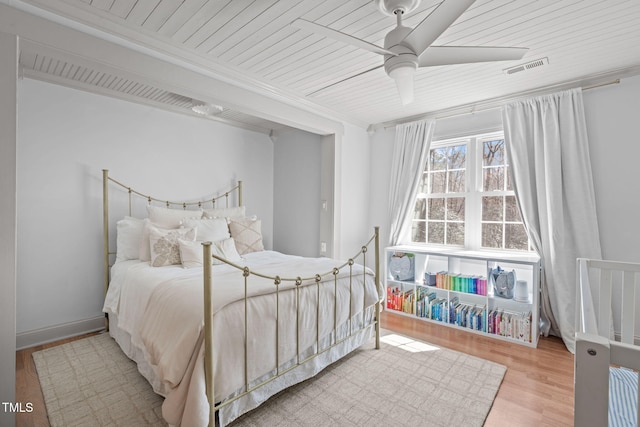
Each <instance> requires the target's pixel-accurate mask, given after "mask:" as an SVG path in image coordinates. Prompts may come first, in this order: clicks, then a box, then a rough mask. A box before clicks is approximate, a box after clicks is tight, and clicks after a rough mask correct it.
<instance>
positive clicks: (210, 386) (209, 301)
mask: <svg viewBox="0 0 640 427" xmlns="http://www.w3.org/2000/svg"><path fill="white" fill-rule="evenodd" d="M379 231H380V230H379V227H375V232H374V235H373V236H372V237H371V239H369V241H368V242H367V243H366V244H365V245H363V246H362V248H361V249H360V251H359V252H358V253H357V254H356V255H355V256H354V257H352V258H350V259H349V260H348V261H346V262H345V263H343V264H342V265H340V266H337V267H335V268H333V270H331V271H327V272H324V273H319V274H316V275H314V276H311V277H294V278H291V277H280V276H269V275H264V274H261V273H258V272H254V271H250V270H249V268H248V267H243V266H240V265H237V264H234V263H232V262H229V261H227V260H225V259H224V258H220V257H218V256H216V255H213V254H212V252H211V242H206V243H203V253H204V257H203V259H204V260H205V262H204V304H205V306H204V316H205V319H204V333H205V337H204V339H205V381H206V390H207V400H208V402H209V408H210V409H209V425H210V426H214V425H215V414H216V411H217V410H218V409H220V408H222V407H223V406H225V405H227V404H229V403H231V402H233V401H235V400H237V399H239V398H241V397H243V396H245V395H247V394H248V393H251V392H252V391H254V390H256V389H257V388H259V387H262V386H264V385H265V384H267V383H269V382H271V381H273V380H275V379H276V378H278V377H280V376H282V375H284V374H286V373H287V372H289V371H291V370H292V369H295V368H296V367H298V366H300V365H302V364H304V363H306V362H308V361H310V360H311V359H314V358H315V357H318V356H319V355H321V354H322V353H324V352H326V351H327V350H329V349H331V348H333V347H335V346H336V345H338V344H340V343H342V342H344V341H345V340H347V339H349V338H350V337H352V336H354V335H355V334H357V333H359V332H361V331H363V330H364V329H366V328H369V327H371V323H369V324H366V322H365V311H366V309H367V307H366V298H365V295H364V293H363V311H362V315H363V322H362V325H361V327H360V328H359V329H357V330H354V328H353V319H354V314H353V312H352V307H353V304H352V302H353V295H352V292H351V291H352V285H353V283H352V279H353V277H354V273H353V265H354V263H355V259H356V258H358V257H362V263H361V264H362V265H363V266H365V268H363V273H362V274H363V275H365V276H366V274H367V269H366V254H367V251H368V248H369V246H370V245H371V244H372V243H373V244H374V265H375V267H374V268H375V270H374V274H375V279H374V280H375V286H376V290H377V292H378V295H377V298H376V301H377V302H376V303H375V308H374V310H375V312H374V320H373V323H374V325H375V333H376V348H380V323H379V320H380V299H381V294H380V261H379V259H380V258H379V252H380V239H379ZM212 258H215V259H217V260H219V261H221V262H223V263H226V264H228V265H230V266H232V267H234V268H236V269H238V270H241V271H242V275H243V277H244V307H245V309H244V313H245V319H244V328H245V330H244V374H245V384H244V391H243V392H241V393H238V394H237V395H235V396H234V397H232V398H229V399H227V400H225V401H224V402H220V403H218V404H216V402H215V397H214V396H215V389H214V372H213V366H214V359H213V355H214V351H215V347H214V340H213V324H212V323H213V298H214V295H213V278H212V266H211V265H212V263H211V261H209V262H206V260H212ZM347 268H348V269H349V276H348V278H349V317H348V322H349V325H348V327H349V331H348V334H347V335H346V336H345V337H343V338H342V339H340V340H338V325H337V311H338V310H337V304H338V292H337V280H338V279H337V277H338V274H339V273H340V271H341V270H343V269H347ZM252 275H253V276H256V277H261V278H264V279H268V280H271V281H273V284H274V285H275V286H276V292H275V294H276V309H275V310H276V335H275V340H276V342H275V345H276V349H278V339H279V327H280V325H279V321H278V313H279V304H280V285H281V284H282V283H283V282H290V283H293V284H295V288H293V289H294V290H295V292H296V297H295V300H296V307H295V310H296V314H295V315H296V356H295V359H296V361H295V363H293V364H292V366H289V367H287V368H285V369H281V368H280V361H279V360H278V351H277V350H276V368H275V371H276V373H275V375H274V376H271V377H269V378H268V379H265V380H264V381H262V382H260V383H259V384H256V385H252V386H251V385H250V381H249V375H248V369H249V367H248V363H249V362H248V358H247V353H248V331H247V328H248V319H247V316H248V308H247V305H248V299H249V297H248V293H247V289H248V278H249V277H250V276H252ZM328 276H329V277H330V276H333V281H334V292H333V295H334V301H333V303H334V307H335V309H334V324H333V330H332V336H333V340H331V336H330V337H329V345H328V346H326V347H325V348H322V349H321V348H320V336H319V334H320V327H319V322H320V283H321V282H322V281H323V278H324V277H328ZM309 281H312V282H315V285H313V284H311V285H309V286H316V287H317V290H318V293H317V297H316V344H315V352H314V353H313V354H312V355H311V356H308V357H305V358H303V359H302V360H301V357H300V351H301V349H300V334H299V322H298V319H299V317H300V310H301V306H300V297H299V295H300V286H301V285H302V284H303V282H309ZM364 283H366V281H365V282H364Z"/></svg>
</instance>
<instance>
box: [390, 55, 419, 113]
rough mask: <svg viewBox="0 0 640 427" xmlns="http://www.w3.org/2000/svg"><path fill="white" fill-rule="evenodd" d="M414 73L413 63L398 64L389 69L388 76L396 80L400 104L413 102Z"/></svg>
mask: <svg viewBox="0 0 640 427" xmlns="http://www.w3.org/2000/svg"><path fill="white" fill-rule="evenodd" d="M415 73H416V65H415V64H413V63H404V64H398V65H396V66H395V67H394V68H393V69H391V70H389V77H391V78H392V79H393V80H395V82H396V87H397V88H398V93H399V94H400V100H401V101H402V105H408V104H411V103H412V102H413V76H414V75H415Z"/></svg>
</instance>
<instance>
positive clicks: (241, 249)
mask: <svg viewBox="0 0 640 427" xmlns="http://www.w3.org/2000/svg"><path fill="white" fill-rule="evenodd" d="M229 231H230V232H231V237H232V238H233V240H234V241H235V242H236V249H237V250H238V253H239V254H240V255H244V254H248V253H250V252H258V251H263V250H264V245H263V244H262V221H260V220H259V219H253V218H229Z"/></svg>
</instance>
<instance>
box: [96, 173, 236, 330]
mask: <svg viewBox="0 0 640 427" xmlns="http://www.w3.org/2000/svg"><path fill="white" fill-rule="evenodd" d="M110 182H111V183H113V184H115V185H117V186H119V187H121V188H122V189H124V190H126V191H127V192H128V198H129V215H131V208H132V199H133V197H139V198H140V199H144V200H146V201H147V203H149V204H151V203H152V202H158V203H162V204H164V205H165V206H166V207H167V208H175V209H179V208H182V209H187V208H189V207H192V206H198V207H200V208H204V207H205V206H207V204H210V205H211V206H212V207H215V206H216V203H218V201H219V200H220V199H222V198H224V199H225V201H226V207H229V196H230V195H231V194H233V192H234V191H237V194H238V197H237V202H238V206H242V181H238V184H237V185H236V186H235V187H233V188H231V189H230V190H228V191H226V192H224V193H223V194H220V195H219V196H215V197H212V198H209V199H206V200H199V201H188V202H186V201H181V202H172V201H170V200H163V199H159V198H156V197H151V196H149V195H146V194H143V193H141V192H139V191H136V190H134V189H132V188H131V187H129V186H127V185H124V184H123V183H121V182H119V181H116V180H115V179H113V178H111V177H110V176H109V170H108V169H103V170H102V213H103V215H102V217H103V219H102V221H103V222H102V227H103V240H104V243H103V251H104V293H105V295H106V294H107V290H108V288H109V269H110V267H111V263H110V261H109V257H110V256H111V255H114V254H115V253H116V251H115V250H113V251H111V250H110V249H109V183H110ZM106 326H107V329H108V323H107V325H106Z"/></svg>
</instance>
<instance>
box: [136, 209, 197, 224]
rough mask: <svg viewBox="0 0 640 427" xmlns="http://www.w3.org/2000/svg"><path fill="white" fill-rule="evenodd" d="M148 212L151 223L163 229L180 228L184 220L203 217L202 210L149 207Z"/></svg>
mask: <svg viewBox="0 0 640 427" xmlns="http://www.w3.org/2000/svg"><path fill="white" fill-rule="evenodd" d="M147 212H148V213H149V221H151V222H152V223H154V224H156V225H157V226H158V227H162V228H178V227H180V222H181V221H182V220H184V219H187V218H201V217H202V209H198V210H185V209H168V208H161V207H158V206H151V205H149V206H147Z"/></svg>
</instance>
